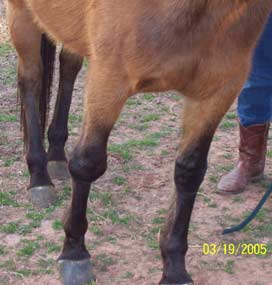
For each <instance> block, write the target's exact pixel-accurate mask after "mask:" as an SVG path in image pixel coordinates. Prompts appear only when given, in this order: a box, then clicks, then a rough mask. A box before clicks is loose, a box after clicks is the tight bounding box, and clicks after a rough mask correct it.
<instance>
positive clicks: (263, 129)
mask: <svg viewBox="0 0 272 285" xmlns="http://www.w3.org/2000/svg"><path fill="white" fill-rule="evenodd" d="M271 49H272V15H271V16H270V18H269V21H268V23H267V25H266V28H265V30H264V32H263V34H262V36H261V38H260V40H259V42H258V44H257V46H256V49H255V53H254V57H253V62H252V70H251V73H250V75H249V78H248V80H247V82H246V83H245V85H244V88H243V90H242V92H241V94H240V96H239V98H238V117H239V122H240V124H239V131H240V146H239V161H238V164H237V166H236V167H235V168H234V169H233V170H232V171H230V172H229V173H228V174H227V175H225V176H223V177H222V179H221V180H220V182H219V184H218V192H219V193H222V194H237V193H240V192H242V191H243V190H245V188H246V186H247V185H248V183H250V182H251V181H252V180H256V179H260V178H262V177H263V172H264V167H265V156H266V146H267V137H268V131H269V125H270V121H271V119H272V53H271Z"/></svg>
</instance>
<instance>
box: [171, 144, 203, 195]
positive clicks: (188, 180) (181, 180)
mask: <svg viewBox="0 0 272 285" xmlns="http://www.w3.org/2000/svg"><path fill="white" fill-rule="evenodd" d="M206 170H207V157H206V156H205V155H204V156H203V155H202V153H201V152H199V151H197V150H195V149H194V150H192V151H190V152H187V153H184V154H182V155H180V156H179V157H178V158H177V159H176V164H175V174H174V179H175V184H176V188H177V191H178V192H183V193H188V194H195V193H196V192H197V190H198V187H199V186H200V184H201V182H202V180H203V178H204V176H205V173H206Z"/></svg>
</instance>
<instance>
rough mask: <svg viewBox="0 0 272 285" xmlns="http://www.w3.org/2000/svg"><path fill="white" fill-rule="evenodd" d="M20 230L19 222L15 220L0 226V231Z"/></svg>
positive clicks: (7, 232) (12, 232)
mask: <svg viewBox="0 0 272 285" xmlns="http://www.w3.org/2000/svg"><path fill="white" fill-rule="evenodd" d="M17 230H18V224H17V223H15V222H10V223H7V224H4V225H1V226H0V231H1V232H3V233H6V234H14V233H16V232H17Z"/></svg>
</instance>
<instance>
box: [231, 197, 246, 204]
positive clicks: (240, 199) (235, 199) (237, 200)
mask: <svg viewBox="0 0 272 285" xmlns="http://www.w3.org/2000/svg"><path fill="white" fill-rule="evenodd" d="M232 201H233V202H235V203H243V202H245V199H244V198H243V197H242V196H235V197H233V198H232Z"/></svg>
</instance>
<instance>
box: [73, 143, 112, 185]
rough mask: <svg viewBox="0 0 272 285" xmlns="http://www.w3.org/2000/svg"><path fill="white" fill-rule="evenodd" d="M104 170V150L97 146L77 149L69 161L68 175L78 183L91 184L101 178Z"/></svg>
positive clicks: (105, 164)
mask: <svg viewBox="0 0 272 285" xmlns="http://www.w3.org/2000/svg"><path fill="white" fill-rule="evenodd" d="M106 169H107V154H106V148H105V147H103V146H102V145H98V144H94V145H91V146H88V147H77V148H76V149H75V150H74V152H73V155H72V158H71V159H70V161H69V170H70V173H71V175H72V177H73V178H74V179H76V180H79V181H84V182H93V181H95V180H96V179H98V178H99V177H100V176H102V175H103V174H104V173H105V171H106Z"/></svg>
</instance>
